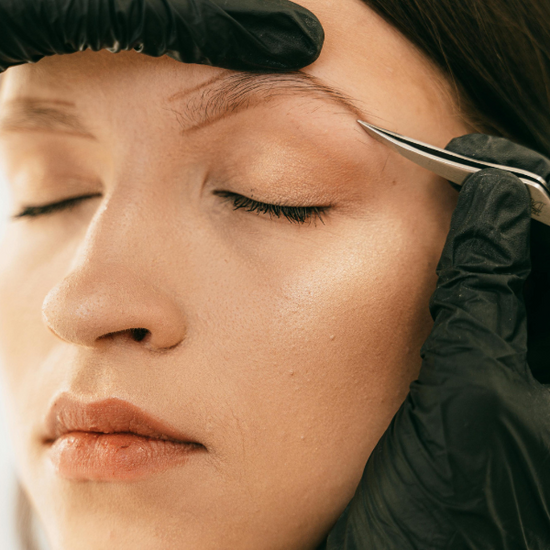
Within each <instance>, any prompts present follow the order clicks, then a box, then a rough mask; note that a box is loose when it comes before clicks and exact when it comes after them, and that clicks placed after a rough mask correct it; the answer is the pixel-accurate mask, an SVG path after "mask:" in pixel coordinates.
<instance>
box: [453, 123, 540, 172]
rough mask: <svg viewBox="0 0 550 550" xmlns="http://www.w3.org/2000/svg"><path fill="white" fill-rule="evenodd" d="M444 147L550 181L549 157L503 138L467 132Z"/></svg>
mask: <svg viewBox="0 0 550 550" xmlns="http://www.w3.org/2000/svg"><path fill="white" fill-rule="evenodd" d="M445 149H447V150H448V151H451V152H452V153H458V154H459V155H464V156H466V157H470V158H473V159H478V160H483V161H485V162H492V163H493V164H501V165H502V166H510V167H513V168H521V169H522V170H528V171H529V172H533V173H535V174H538V175H539V176H541V177H543V178H544V179H545V180H546V181H550V159H548V158H546V157H545V156H543V155H541V154H540V153H537V152H536V151H533V150H532V149H528V148H527V147H523V146H522V145H518V144H516V143H513V142H511V141H509V140H507V139H505V138H501V137H495V136H487V135H485V134H469V135H466V136H460V137H457V138H454V139H453V140H451V141H450V142H449V144H448V145H447V147H445Z"/></svg>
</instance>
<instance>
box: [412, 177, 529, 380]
mask: <svg viewBox="0 0 550 550" xmlns="http://www.w3.org/2000/svg"><path fill="white" fill-rule="evenodd" d="M529 233H530V196H529V192H528V191H527V189H526V187H525V185H524V184H523V183H522V182H521V181H520V180H519V179H518V178H517V177H515V176H514V175H512V174H509V173H507V172H504V171H501V170H495V169H487V170H482V171H480V172H478V173H476V174H473V175H472V176H470V177H469V178H468V179H467V180H466V182H465V183H464V185H463V188H462V191H461V193H460V195H459V201H458V205H457V207H456V209H455V212H454V214H453V218H452V221H451V229H450V232H449V235H448V238H447V242H446V244H445V247H444V250H443V254H442V256H441V260H440V262H439V265H438V275H439V281H438V285H437V289H436V291H435V293H434V295H433V296H432V299H431V303H430V310H431V313H432V317H433V318H434V321H435V323H434V328H433V330H432V333H431V335H430V336H429V338H428V340H427V341H426V343H425V344H424V346H423V348H422V356H423V358H424V364H425V366H423V370H426V369H428V367H429V365H432V366H433V367H434V369H435V370H436V371H437V370H442V369H448V368H450V369H451V370H452V371H453V376H454V375H455V374H456V375H460V372H458V373H455V372H454V370H455V369H456V368H458V369H462V370H463V371H467V370H468V369H469V368H473V369H475V370H477V369H478V368H479V365H480V364H484V365H495V364H506V365H507V366H509V367H510V368H512V369H514V370H521V372H522V373H524V372H525V370H526V368H527V367H526V361H525V357H526V352H527V342H526V339H527V327H526V316H525V306H524V303H523V297H522V289H523V285H524V282H525V280H526V278H527V276H528V275H529V273H530V251H529ZM488 359H489V361H487V360H488ZM457 366H458V367H457ZM467 376H470V374H467Z"/></svg>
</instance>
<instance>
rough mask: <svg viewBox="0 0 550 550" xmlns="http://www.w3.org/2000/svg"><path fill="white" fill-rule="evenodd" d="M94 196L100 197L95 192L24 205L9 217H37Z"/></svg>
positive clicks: (67, 208)
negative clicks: (40, 203) (38, 204)
mask: <svg viewBox="0 0 550 550" xmlns="http://www.w3.org/2000/svg"><path fill="white" fill-rule="evenodd" d="M95 197H101V194H100V193H95V194H93V195H81V196H79V197H72V198H69V199H64V200H62V201H59V202H52V203H49V204H43V205H40V206H25V207H24V208H23V209H22V210H21V211H20V212H18V213H17V214H15V215H13V216H11V218H12V219H14V220H16V219H19V218H37V217H38V216H46V215H48V214H53V213H54V212H59V211H61V210H70V209H72V208H74V207H75V206H77V205H78V204H80V203H81V202H83V201H85V200H87V199H92V198H95Z"/></svg>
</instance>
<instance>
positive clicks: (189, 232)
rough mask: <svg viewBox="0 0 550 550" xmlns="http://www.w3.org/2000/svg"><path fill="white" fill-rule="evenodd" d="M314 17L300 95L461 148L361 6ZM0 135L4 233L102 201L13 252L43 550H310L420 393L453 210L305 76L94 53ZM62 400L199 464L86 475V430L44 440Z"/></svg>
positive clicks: (11, 82) (8, 267) (450, 111)
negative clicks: (162, 428) (156, 429)
mask: <svg viewBox="0 0 550 550" xmlns="http://www.w3.org/2000/svg"><path fill="white" fill-rule="evenodd" d="M302 4H303V5H304V6H306V7H308V8H309V9H311V10H312V11H314V13H316V15H317V16H318V17H319V18H320V20H321V21H322V23H323V25H324V27H325V30H326V34H327V42H326V46H325V49H324V51H323V53H322V55H321V57H320V59H319V60H318V61H317V62H316V63H315V64H313V65H312V66H310V67H308V68H307V69H305V70H304V71H303V72H304V73H305V74H306V75H312V76H314V77H316V78H317V79H319V82H322V83H325V84H327V85H328V86H331V87H334V88H337V89H338V90H340V91H341V92H343V93H345V94H347V95H348V96H350V97H351V98H353V99H354V100H355V101H356V105H357V106H358V108H359V109H360V110H361V111H362V112H363V115H362V116H363V117H364V118H365V119H367V120H370V121H372V122H373V123H374V124H377V125H380V126H382V127H385V128H388V129H391V130H394V131H397V132H400V133H403V134H405V135H411V136H413V137H416V138H418V139H421V140H424V141H428V142H430V143H433V144H435V145H439V146H445V145H446V143H447V142H448V141H449V140H450V139H451V138H452V137H454V136H457V135H460V134H463V133H467V132H468V127H467V126H466V125H465V123H464V122H463V121H462V120H461V118H460V116H459V113H458V111H457V109H456V107H455V103H454V102H453V96H452V94H451V92H450V87H448V86H447V85H446V84H445V83H444V82H443V79H442V78H441V77H440V76H439V75H438V74H437V72H436V71H435V69H433V68H432V67H431V66H430V64H429V63H428V62H427V61H426V60H425V59H424V58H423V57H422V56H421V55H420V54H419V53H417V52H416V50H415V49H414V48H413V47H412V46H411V45H410V44H409V43H408V42H406V41H405V40H404V39H403V38H402V37H401V35H399V34H398V33H397V32H396V31H394V30H393V29H392V28H391V27H389V26H388V25H386V24H385V23H384V22H383V21H382V20H381V19H379V18H378V16H376V15H375V14H374V13H373V12H372V11H370V10H369V9H367V8H366V7H365V6H364V5H363V4H362V3H361V2H360V1H359V0H349V1H348V2H346V3H345V4H344V3H343V2H340V1H338V2H334V1H332V0H307V1H306V0H303V2H302ZM0 113H1V115H2V123H1V134H0V136H1V137H0V147H1V149H0V158H1V168H2V173H3V177H4V178H5V179H6V181H7V182H8V185H9V187H10V190H11V194H12V197H13V202H12V204H11V206H10V214H17V213H21V211H22V210H23V209H24V208H25V207H27V206H30V205H43V204H46V203H55V202H59V201H62V200H64V199H68V198H72V197H89V198H87V199H84V200H82V201H80V202H78V201H77V202H75V203H73V204H72V207H71V208H66V209H64V210H62V209H58V210H55V211H52V212H50V213H44V214H42V215H40V216H30V215H27V216H23V217H19V218H16V219H13V220H12V221H10V222H9V227H8V229H7V233H6V235H5V238H4V242H3V244H2V249H1V250H2V255H1V260H0V262H1V263H0V324H1V326H0V352H1V359H2V363H3V370H4V381H5V387H6V388H7V391H6V393H7V399H8V401H7V409H8V413H9V419H10V423H11V431H12V438H13V443H14V448H15V452H16V457H17V460H18V464H17V467H18V471H19V475H20V478H21V481H22V484H23V486H24V488H25V489H26V491H27V492H28V494H29V497H30V499H31V501H32V504H33V506H34V508H35V509H36V511H37V513H38V514H39V516H40V518H41V520H42V522H43V524H44V527H45V530H46V533H47V535H48V537H49V539H50V543H51V545H52V547H53V548H55V549H71V550H73V549H86V550H88V549H89V550H92V549H94V550H97V549H99V548H117V549H130V548H131V549H133V550H135V549H152V548H155V549H156V548H163V549H181V548H200V549H201V550H210V549H212V550H214V549H215V550H219V549H220V548H239V549H243V550H247V549H251V550H252V549H253V550H257V549H258V548H262V549H285V550H288V549H309V548H314V547H315V546H316V544H317V543H319V541H320V540H321V539H322V538H323V537H324V536H325V535H326V533H327V532H328V530H329V529H330V527H331V526H332V525H333V524H334V522H335V521H336V520H337V518H338V516H339V515H340V514H341V512H342V511H343V510H344V508H345V506H346V504H347V503H348V502H349V500H350V499H351V498H352V497H353V494H354V491H355V489H356V486H357V484H358V482H359V480H360V478H361V475H362V472H363V468H364V466H365V464H366V461H367V459H368V457H369V454H370V453H371V451H372V449H373V448H374V446H375V445H376V442H377V441H378V439H379V438H380V436H381V435H382V433H383V432H384V430H385V429H386V427H387V426H388V423H389V422H390V420H391V418H392V416H393V415H394V413H395V412H396V411H397V409H398V408H399V406H400V404H401V402H402V401H403V399H404V398H405V396H406V394H407V391H408V386H409V384H410V382H411V381H412V380H413V379H415V378H416V376H417V373H418V370H419V367H420V359H419V350H420V347H421V345H422V343H423V340H424V339H425V337H426V336H427V334H428V333H429V331H430V328H431V321H430V317H429V312H428V300H429V297H430V294H431V293H432V291H433V289H434V285H435V267H436V264H437V262H438V259H439V255H440V253H441V249H442V246H443V243H444V239H445V236H446V232H447V229H448V225H449V221H450V215H451V212H452V210H453V206H454V204H455V192H454V191H453V190H452V189H451V187H450V186H449V185H448V184H447V183H446V182H445V181H444V180H442V179H440V178H438V177H436V176H434V175H433V174H431V173H429V172H427V171H425V170H423V169H421V168H419V167H417V166H415V165H413V164H412V163H410V162H409V161H406V160H404V159H402V158H401V157H399V156H398V155H396V154H394V153H392V152H390V150H389V149H387V148H386V147H384V146H383V145H381V144H379V143H377V142H375V141H373V140H372V139H371V138H370V137H368V136H367V135H366V134H365V133H364V132H363V131H362V130H361V128H360V127H359V126H358V125H357V123H356V119H357V118H358V116H357V115H356V114H354V112H353V111H352V109H350V108H349V106H346V105H344V104H343V103H342V102H341V101H340V100H339V99H337V98H336V97H335V96H334V95H331V93H329V92H328V90H324V91H322V90H316V89H315V88H314V81H313V80H311V79H309V80H307V79H306V78H305V77H303V76H292V77H289V76H288V75H286V76H284V77H281V76H273V75H270V76H267V77H266V76H257V75H239V74H236V73H232V72H229V71H224V70H221V69H217V68H211V67H201V66H196V65H185V64H182V63H178V62H176V61H174V60H172V59H169V58H162V59H153V58H149V57H146V56H144V55H141V54H137V53H135V52H131V53H128V52H126V53H120V54H116V55H114V54H111V53H109V52H100V53H95V52H84V53H79V54H75V55H70V56H56V57H52V58H48V59H44V60H42V61H40V62H39V63H38V64H36V65H24V66H20V67H16V68H12V69H10V70H9V71H8V72H7V74H6V77H5V82H4V84H3V90H2V96H1V105H0ZM241 195H242V196H243V197H248V199H252V200H254V201H259V202H262V203H270V204H282V205H285V206H294V207H321V208H322V209H323V210H320V212H321V217H322V221H321V220H320V219H319V218H318V216H317V214H315V213H313V214H312V212H311V211H308V210H304V211H292V210H285V211H284V212H286V213H287V214H289V215H290V217H291V218H293V217H294V218H295V219H293V220H292V221H290V220H289V219H287V218H286V217H285V214H284V213H283V214H282V215H281V217H279V218H278V217H277V216H276V215H271V216H270V214H269V212H266V211H265V210H264V209H262V208H260V209H259V210H255V211H248V210H247V208H239V209H236V210H235V209H234V208H233V207H234V205H235V203H234V202H233V201H235V200H237V201H238V200H239V198H238V196H241ZM240 200H241V201H242V200H243V199H240ZM239 204H240V205H241V206H249V205H250V204H251V203H250V202H246V201H245V202H244V203H243V202H240V203H239V202H237V205H239ZM27 214H29V211H28V210H27ZM302 215H303V216H304V217H305V223H301V221H300V217H301V216H302ZM133 329H143V330H138V331H136V330H133ZM71 400H75V401H77V402H80V403H98V402H103V403H102V406H103V409H105V406H107V405H113V404H115V405H116V404H117V403H118V404H120V403H121V402H126V403H130V404H132V405H134V406H135V407H139V408H140V409H142V410H143V411H145V412H146V413H147V414H148V415H150V416H152V417H155V418H156V419H157V420H158V421H160V422H161V423H162V424H167V425H170V426H172V427H173V429H174V430H175V431H176V432H177V433H181V434H186V436H187V439H186V440H187V441H193V442H195V443H198V444H200V445H201V446H198V445H197V446H195V447H191V446H189V445H187V446H183V445H180V446H179V449H180V450H177V451H175V454H178V453H179V454H178V456H179V459H178V460H172V459H168V460H166V461H161V462H158V461H157V462H155V461H154V460H152V462H151V464H153V465H151V464H148V459H145V460H144V461H140V460H136V456H138V455H137V454H136V444H135V441H136V440H137V438H135V437H134V438H132V436H128V437H127V438H126V439H125V438H124V436H120V439H119V440H116V439H113V437H115V436H111V440H109V441H110V443H109V444H108V445H106V446H105V448H104V449H103V451H102V452H100V451H99V450H97V448H96V451H97V452H94V454H93V456H92V457H91V458H89V457H88V458H86V462H85V461H84V460H80V461H79V459H78V457H79V456H81V455H79V452H80V451H79V449H81V447H79V445H80V444H81V443H82V441H83V439H85V436H86V434H82V433H80V434H73V435H72V436H70V435H69V436H65V437H64V438H63V444H59V441H58V442H57V443H58V444H57V445H56V444H55V443H52V441H51V440H48V437H49V436H51V434H48V427H47V422H46V418H47V416H48V414H49V413H50V411H51V410H53V411H54V416H55V414H57V415H58V417H59V418H61V419H63V418H65V421H67V418H71V414H72V417H74V416H75V415H76V416H78V414H76V413H66V412H64V411H65V408H66V407H67V403H68V402H69V401H71ZM106 400H110V401H106ZM98 407H99V408H101V404H100V406H98ZM107 408H108V407H107ZM103 409H102V410H103ZM116 410H117V409H116V408H114V405H113V408H112V410H111V412H112V411H116ZM103 413H105V411H104V410H103ZM103 413H102V414H103ZM105 414H107V415H108V411H107V413H105ZM64 415H65V416H64ZM73 420H74V418H73ZM69 423H70V422H69ZM97 431H105V430H101V429H98V430H97ZM71 437H72V439H71ZM91 437H92V436H91ZM50 439H51V438H50ZM127 439H128V441H126V440H127ZM97 441H98V443H97V445H99V446H101V445H102V443H101V442H100V441H106V437H103V439H101V440H100V439H98V440H97ZM117 441H118V442H119V443H120V444H119V445H118V446H117ZM137 441H138V447H139V445H141V443H143V441H144V440H142V439H140V440H137ZM113 442H114V443H113ZM140 442H141V443H140ZM71 445H72V447H71ZM82 445H84V443H82ZM158 445H160V446H164V447H168V446H169V445H168V444H166V443H158ZM164 447H163V448H164ZM82 448H84V449H86V450H87V449H88V447H87V446H84V447H82ZM140 448H142V451H143V452H144V453H145V454H147V453H148V452H149V450H150V445H148V444H145V443H144V444H143V445H142V447H140ZM170 448H171V447H170ZM183 449H189V452H188V453H187V454H186V455H185V460H184V459H183V458H182V457H183V455H184V454H185V453H184V452H183ZM84 454H85V453H84ZM98 457H99V458H98ZM88 460H89V463H88V462H87V461H88ZM102 460H105V461H106V462H105V464H107V465H109V467H105V468H102V467H101V465H102V464H103V463H102V462H101V461H102ZM111 466H112V467H111Z"/></svg>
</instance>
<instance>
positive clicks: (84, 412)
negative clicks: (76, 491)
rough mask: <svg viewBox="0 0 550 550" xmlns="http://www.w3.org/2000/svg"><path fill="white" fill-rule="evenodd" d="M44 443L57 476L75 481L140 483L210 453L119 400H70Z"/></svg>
mask: <svg viewBox="0 0 550 550" xmlns="http://www.w3.org/2000/svg"><path fill="white" fill-rule="evenodd" d="M43 443H44V444H45V445H46V447H47V454H48V457H49V459H50V461H51V463H52V464H53V466H54V469H55V471H56V473H57V474H58V475H59V476H60V477H63V478H65V479H71V480H75V481H85V480H87V481H90V480H95V481H135V480H138V479H142V478H144V477H147V476H149V475H151V474H153V473H158V472H161V471H164V470H166V469H168V468H171V467H176V466H183V465H184V464H186V463H188V462H189V461H190V460H191V459H192V457H193V456H194V455H197V454H200V453H204V452H206V448H205V447H204V445H202V444H200V443H199V442H197V441H194V440H192V439H191V438H190V437H188V436H186V435H185V434H182V433H180V432H179V431H178V430H176V429H174V428H173V427H172V426H170V425H169V424H167V423H165V422H163V421H161V420H158V419H157V418H155V417H153V416H152V415H150V414H148V413H147V412H145V411H143V410H142V409H140V408H139V407H137V406H135V405H133V404H131V403H128V402H126V401H123V400H121V399H116V398H111V399H106V400H103V401H96V402H92V403H83V402H81V401H78V400H75V399H73V398H71V397H69V396H68V395H63V396H61V397H60V398H59V399H57V400H56V401H55V403H54V404H53V406H52V407H51V409H50V411H49V413H48V416H47V420H46V429H45V436H44V437H43Z"/></svg>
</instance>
